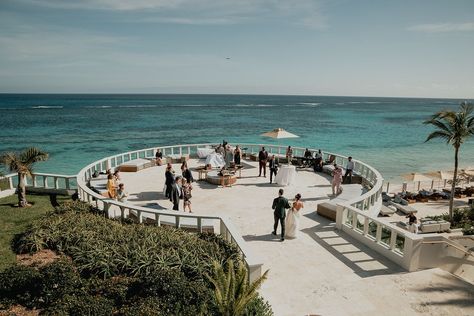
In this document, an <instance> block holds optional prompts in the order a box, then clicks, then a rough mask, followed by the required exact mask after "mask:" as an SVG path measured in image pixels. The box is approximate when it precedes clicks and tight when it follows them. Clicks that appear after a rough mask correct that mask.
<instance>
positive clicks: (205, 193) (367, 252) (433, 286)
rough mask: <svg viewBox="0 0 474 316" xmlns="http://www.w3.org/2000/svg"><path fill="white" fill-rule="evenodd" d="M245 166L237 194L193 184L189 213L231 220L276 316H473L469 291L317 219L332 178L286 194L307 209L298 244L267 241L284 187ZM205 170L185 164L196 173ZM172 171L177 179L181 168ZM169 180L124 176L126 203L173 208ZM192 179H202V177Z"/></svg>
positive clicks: (315, 179) (152, 171)
mask: <svg viewBox="0 0 474 316" xmlns="http://www.w3.org/2000/svg"><path fill="white" fill-rule="evenodd" d="M244 163H245V168H244V170H243V171H242V178H240V179H238V180H237V183H236V184H235V185H234V186H232V187H226V188H222V187H218V186H215V185H211V184H208V183H206V182H203V181H199V182H195V183H194V184H193V187H194V190H193V192H192V193H193V198H192V207H193V211H194V212H195V213H198V214H199V213H202V214H219V215H220V214H225V215H228V216H230V217H231V219H232V221H233V222H234V223H235V225H236V226H237V227H238V228H239V229H240V232H241V234H242V236H243V238H244V239H245V240H246V241H247V242H248V244H249V247H250V248H251V249H252V251H254V252H255V253H256V254H258V255H259V256H261V258H262V260H263V262H264V264H265V266H264V270H266V269H269V270H270V273H269V277H268V280H267V281H266V282H265V283H264V285H263V286H262V289H261V290H260V293H261V294H262V295H263V296H264V297H265V298H266V299H267V300H268V301H269V302H270V304H271V305H272V307H273V310H274V312H275V315H380V314H384V315H473V314H474V288H473V286H472V285H471V284H468V283H466V282H464V281H461V280H459V279H457V278H456V277H454V276H452V275H451V274H449V273H447V272H444V271H442V270H440V269H432V270H425V271H419V272H414V273H406V272H405V271H403V270H402V269H401V268H400V267H398V266H397V265H395V264H394V263H392V262H391V261H389V260H388V259H385V258H384V257H381V256H380V255H378V253H376V252H374V251H373V250H371V249H368V248H367V247H365V246H363V245H362V244H360V243H358V242H356V241H354V240H353V239H351V238H350V237H349V236H348V235H345V234H344V233H342V232H339V231H337V230H335V227H334V223H332V222H330V221H329V220H327V219H325V218H323V217H320V216H319V215H317V214H316V206H317V204H318V203H321V202H327V201H329V200H330V199H331V198H333V197H332V196H331V195H330V193H331V186H330V182H329V177H328V176H327V175H324V174H315V173H314V172H312V171H310V170H309V169H308V170H298V173H297V177H296V179H297V183H295V184H294V185H292V186H289V187H284V189H285V196H286V197H288V198H289V199H291V198H293V197H294V195H295V194H296V193H300V194H301V195H302V197H303V198H302V200H303V202H304V204H305V206H304V209H303V210H302V214H301V215H302V216H301V221H300V235H299V237H298V238H297V239H294V240H288V239H287V240H285V241H284V242H280V241H279V237H278V238H277V237H275V236H273V235H271V234H270V232H271V231H272V225H273V210H272V209H271V204H272V200H273V198H274V197H276V196H277V193H278V189H279V186H278V185H276V184H269V183H268V182H269V175H268V174H267V178H264V177H260V178H259V177H256V176H257V175H258V167H257V164H256V163H255V162H250V161H244ZM202 164H203V162H202V161H198V160H190V161H189V162H188V165H189V166H190V168H191V169H192V168H193V167H195V166H197V165H202ZM173 166H174V169H175V171H176V172H177V174H179V173H180V169H179V168H180V165H179V164H175V165H173ZM164 172H165V167H164V166H160V167H152V168H149V169H145V170H142V171H139V172H136V173H122V181H123V182H124V183H125V186H126V190H127V191H128V192H129V193H130V197H129V202H130V203H134V204H137V205H147V204H150V203H158V204H159V205H160V206H162V207H165V208H171V207H172V205H171V202H169V201H168V200H166V199H165V198H164V196H163V186H164ZM193 175H194V178H195V179H197V178H198V174H197V172H193ZM343 187H344V189H345V190H344V192H345V193H343V194H345V195H346V194H349V192H351V193H350V194H361V192H362V191H361V187H360V186H354V185H351V186H343ZM345 198H348V196H347V195H346V196H345ZM180 209H182V205H181V206H180Z"/></svg>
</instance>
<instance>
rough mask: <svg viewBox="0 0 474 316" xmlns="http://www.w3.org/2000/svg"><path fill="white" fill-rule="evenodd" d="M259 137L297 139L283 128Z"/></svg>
mask: <svg viewBox="0 0 474 316" xmlns="http://www.w3.org/2000/svg"><path fill="white" fill-rule="evenodd" d="M260 136H265V137H271V138H277V139H280V138H297V137H299V136H298V135H295V134H293V133H290V132H287V131H285V130H284V129H283V128H275V129H274V130H271V131H269V132H266V133H263V134H261V135H260Z"/></svg>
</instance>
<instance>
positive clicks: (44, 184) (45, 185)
mask: <svg viewBox="0 0 474 316" xmlns="http://www.w3.org/2000/svg"><path fill="white" fill-rule="evenodd" d="M43 187H44V188H47V187H48V177H46V176H43Z"/></svg>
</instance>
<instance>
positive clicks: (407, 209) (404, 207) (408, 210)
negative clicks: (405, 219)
mask: <svg viewBox="0 0 474 316" xmlns="http://www.w3.org/2000/svg"><path fill="white" fill-rule="evenodd" d="M388 204H389V205H393V206H395V207H396V208H397V210H399V211H400V212H402V213H404V214H411V213H416V212H418V211H417V210H415V209H414V208H413V207H411V206H408V205H401V204H398V203H395V202H392V201H389V202H388Z"/></svg>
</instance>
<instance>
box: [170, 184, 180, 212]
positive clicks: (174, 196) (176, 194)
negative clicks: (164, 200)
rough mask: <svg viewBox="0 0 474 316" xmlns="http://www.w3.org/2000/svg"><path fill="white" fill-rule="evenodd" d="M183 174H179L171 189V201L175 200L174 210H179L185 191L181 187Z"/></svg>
mask: <svg viewBox="0 0 474 316" xmlns="http://www.w3.org/2000/svg"><path fill="white" fill-rule="evenodd" d="M181 179H182V177H181V176H177V177H176V180H175V182H174V183H173V185H172V187H171V188H172V189H171V202H173V210H174V211H179V200H180V199H182V198H183V191H182V188H181Z"/></svg>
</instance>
